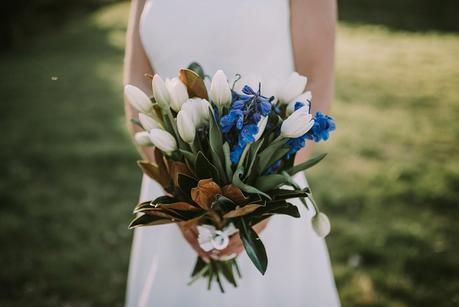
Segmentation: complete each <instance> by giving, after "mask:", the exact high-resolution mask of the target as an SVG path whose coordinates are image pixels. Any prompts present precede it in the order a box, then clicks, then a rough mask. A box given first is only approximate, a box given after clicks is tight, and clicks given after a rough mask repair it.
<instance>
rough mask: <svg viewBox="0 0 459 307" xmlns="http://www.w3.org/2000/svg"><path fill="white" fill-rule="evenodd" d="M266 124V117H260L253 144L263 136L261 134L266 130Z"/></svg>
mask: <svg viewBox="0 0 459 307" xmlns="http://www.w3.org/2000/svg"><path fill="white" fill-rule="evenodd" d="M267 123H268V117H267V116H266V117H265V116H262V118H261V119H260V121H259V122H258V124H257V126H258V132H257V134H255V142H256V141H258V140H259V139H260V137H261V135H262V134H263V132H264V131H265V128H266V124H267Z"/></svg>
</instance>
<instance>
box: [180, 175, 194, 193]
mask: <svg viewBox="0 0 459 307" xmlns="http://www.w3.org/2000/svg"><path fill="white" fill-rule="evenodd" d="M177 183H178V186H179V188H180V190H181V191H182V192H183V193H184V194H185V196H187V197H190V195H191V189H193V188H195V187H196V186H197V185H198V181H197V180H196V179H194V178H192V177H190V176H187V175H185V174H181V173H179V174H178V175H177Z"/></svg>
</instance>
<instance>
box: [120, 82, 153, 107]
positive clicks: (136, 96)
mask: <svg viewBox="0 0 459 307" xmlns="http://www.w3.org/2000/svg"><path fill="white" fill-rule="evenodd" d="M124 95H125V96H126V98H127V100H128V102H129V103H130V104H131V105H132V106H133V107H134V108H135V109H136V110H137V111H139V112H142V113H148V112H150V111H151V109H152V108H153V104H152V103H151V100H150V98H148V96H147V94H145V93H144V92H142V90H141V89H139V88H138V87H136V86H134V85H130V84H127V85H126V86H125V87H124Z"/></svg>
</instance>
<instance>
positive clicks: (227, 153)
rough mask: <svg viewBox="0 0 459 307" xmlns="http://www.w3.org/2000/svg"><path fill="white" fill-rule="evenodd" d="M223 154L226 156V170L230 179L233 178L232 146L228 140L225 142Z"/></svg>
mask: <svg viewBox="0 0 459 307" xmlns="http://www.w3.org/2000/svg"><path fill="white" fill-rule="evenodd" d="M223 154H224V156H225V170H226V175H227V176H228V179H231V178H233V169H232V168H231V158H230V154H231V153H230V147H229V144H228V143H227V142H225V144H223Z"/></svg>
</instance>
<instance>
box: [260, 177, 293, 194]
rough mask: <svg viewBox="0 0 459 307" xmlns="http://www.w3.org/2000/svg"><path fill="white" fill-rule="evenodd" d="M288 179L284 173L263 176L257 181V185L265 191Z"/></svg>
mask: <svg viewBox="0 0 459 307" xmlns="http://www.w3.org/2000/svg"><path fill="white" fill-rule="evenodd" d="M285 182H286V179H285V177H284V176H283V175H279V174H274V175H268V176H261V177H258V179H257V180H256V181H255V184H254V185H255V186H256V187H257V188H258V189H260V190H261V191H263V192H267V191H271V190H272V189H274V188H276V187H278V186H279V185H282V184H285Z"/></svg>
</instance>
